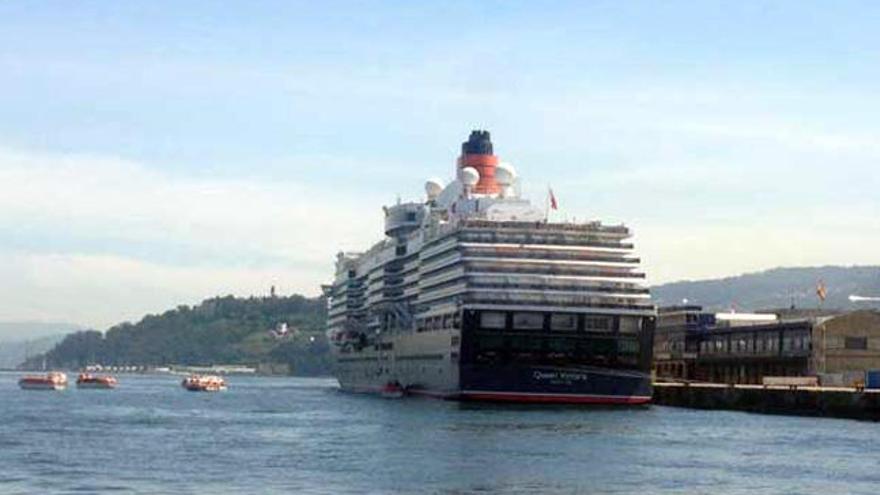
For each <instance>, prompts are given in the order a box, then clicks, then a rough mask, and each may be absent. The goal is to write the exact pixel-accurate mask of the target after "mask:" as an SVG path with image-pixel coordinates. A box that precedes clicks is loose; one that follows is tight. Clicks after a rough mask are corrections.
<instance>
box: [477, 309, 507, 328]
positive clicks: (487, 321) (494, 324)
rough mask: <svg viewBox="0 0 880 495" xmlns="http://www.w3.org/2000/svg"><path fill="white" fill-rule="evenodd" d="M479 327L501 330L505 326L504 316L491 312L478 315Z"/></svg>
mask: <svg viewBox="0 0 880 495" xmlns="http://www.w3.org/2000/svg"><path fill="white" fill-rule="evenodd" d="M480 326H481V327H483V328H497V329H502V328H504V327H505V326H506V315H505V314H504V313H498V312H493V311H487V312H484V313H480Z"/></svg>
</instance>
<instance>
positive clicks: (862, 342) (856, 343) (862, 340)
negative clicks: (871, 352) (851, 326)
mask: <svg viewBox="0 0 880 495" xmlns="http://www.w3.org/2000/svg"><path fill="white" fill-rule="evenodd" d="M843 347H844V348H845V349H853V350H858V351H864V350H867V349H868V338H867V337H846V338H845V339H844V341H843Z"/></svg>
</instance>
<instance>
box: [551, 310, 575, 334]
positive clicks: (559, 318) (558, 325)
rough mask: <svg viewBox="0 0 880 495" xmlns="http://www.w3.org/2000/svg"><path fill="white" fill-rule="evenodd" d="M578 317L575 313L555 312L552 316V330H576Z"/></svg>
mask: <svg viewBox="0 0 880 495" xmlns="http://www.w3.org/2000/svg"><path fill="white" fill-rule="evenodd" d="M576 328H577V317H575V315H566V314H554V315H551V316H550V329H551V330H575V329H576Z"/></svg>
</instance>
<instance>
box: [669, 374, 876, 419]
mask: <svg viewBox="0 0 880 495" xmlns="http://www.w3.org/2000/svg"><path fill="white" fill-rule="evenodd" d="M653 402H654V404H657V405H663V406H672V407H688V408H694V409H726V410H734V411H748V412H756V413H765V414H789V415H799V416H826V417H834V418H852V419H862V420H871V421H880V390H873V389H869V390H865V389H860V388H849V387H804V386H772V385H767V386H765V385H727V384H720V383H655V384H654V399H653Z"/></svg>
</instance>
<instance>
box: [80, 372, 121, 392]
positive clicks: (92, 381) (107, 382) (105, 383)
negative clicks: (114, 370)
mask: <svg viewBox="0 0 880 495" xmlns="http://www.w3.org/2000/svg"><path fill="white" fill-rule="evenodd" d="M117 385H119V381H118V380H117V379H116V378H115V377H113V376H109V375H103V376H102V375H92V374H91V373H80V374H79V376H78V377H77V379H76V388H98V389H110V388H116V386H117Z"/></svg>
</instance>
